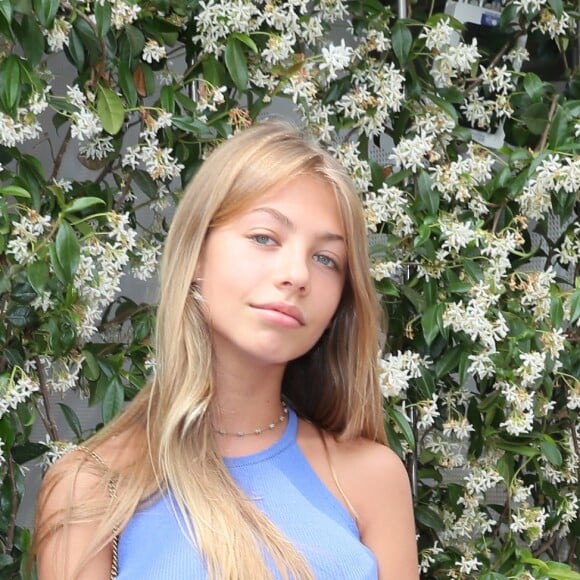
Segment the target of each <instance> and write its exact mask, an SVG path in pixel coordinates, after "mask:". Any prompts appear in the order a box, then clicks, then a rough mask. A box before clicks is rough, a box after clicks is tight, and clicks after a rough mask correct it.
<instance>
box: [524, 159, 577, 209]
mask: <svg viewBox="0 0 580 580" xmlns="http://www.w3.org/2000/svg"><path fill="white" fill-rule="evenodd" d="M561 191H564V192H566V193H575V194H576V195H578V192H580V157H576V158H573V157H564V158H561V157H560V155H558V154H550V155H549V156H548V157H547V158H546V159H544V160H542V162H541V163H540V164H539V165H538V167H537V168H536V170H535V172H534V174H533V175H532V176H530V178H529V179H528V181H527V183H526V185H525V186H524V188H523V189H522V192H521V194H520V195H519V197H518V202H519V204H520V209H521V212H522V214H524V215H525V216H526V217H527V218H530V219H534V220H541V219H542V218H543V217H544V216H545V215H546V214H547V213H548V212H549V211H550V210H551V208H552V202H551V199H550V196H551V195H552V194H558V193H559V192H561Z"/></svg>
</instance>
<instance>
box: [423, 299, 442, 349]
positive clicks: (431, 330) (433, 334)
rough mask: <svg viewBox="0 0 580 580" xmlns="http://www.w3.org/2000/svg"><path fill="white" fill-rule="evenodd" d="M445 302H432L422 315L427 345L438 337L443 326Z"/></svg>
mask: <svg viewBox="0 0 580 580" xmlns="http://www.w3.org/2000/svg"><path fill="white" fill-rule="evenodd" d="M444 308H445V305H444V304H432V305H431V306H429V307H428V308H427V310H425V312H424V313H423V316H421V328H422V329H423V336H424V338H425V342H426V343H427V346H431V343H432V342H433V341H434V340H435V339H436V338H437V335H438V334H439V332H440V329H441V327H442V326H443V320H442V316H443V310H444Z"/></svg>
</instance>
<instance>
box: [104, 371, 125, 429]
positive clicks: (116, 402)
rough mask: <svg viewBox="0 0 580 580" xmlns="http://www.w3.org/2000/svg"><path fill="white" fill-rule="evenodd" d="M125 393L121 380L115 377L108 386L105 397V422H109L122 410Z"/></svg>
mask: <svg viewBox="0 0 580 580" xmlns="http://www.w3.org/2000/svg"><path fill="white" fill-rule="evenodd" d="M124 397H125V394H124V391H123V385H122V383H121V381H120V380H119V379H118V378H117V377H115V378H114V379H113V380H112V381H111V382H110V383H109V384H108V386H107V390H106V391H105V395H104V397H103V405H102V414H103V422H104V423H108V422H109V421H111V419H113V418H114V417H115V415H117V414H119V413H120V412H121V409H122V408H123V400H124Z"/></svg>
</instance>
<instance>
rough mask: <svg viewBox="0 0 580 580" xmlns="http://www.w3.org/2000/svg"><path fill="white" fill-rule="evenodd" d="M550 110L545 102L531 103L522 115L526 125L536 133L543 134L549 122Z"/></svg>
mask: <svg viewBox="0 0 580 580" xmlns="http://www.w3.org/2000/svg"><path fill="white" fill-rule="evenodd" d="M548 115H549V110H548V106H547V105H545V104H544V103H534V104H533V105H530V106H529V107H528V109H527V110H526V111H525V113H524V114H523V116H522V119H523V121H524V123H525V124H526V127H527V128H528V129H529V131H530V132H531V133H533V134H534V135H541V134H542V132H543V131H544V128H545V127H546V124H547V123H548Z"/></svg>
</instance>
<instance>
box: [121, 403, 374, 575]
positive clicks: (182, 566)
mask: <svg viewBox="0 0 580 580" xmlns="http://www.w3.org/2000/svg"><path fill="white" fill-rule="evenodd" d="M288 412H289V418H288V423H287V425H286V429H285V431H284V433H283V435H282V437H281V438H280V439H279V440H278V441H277V442H276V443H274V444H273V445H272V446H271V447H268V448H267V449H265V450H263V451H260V452H258V453H254V454H252V455H245V456H243V457H230V458H226V459H225V464H226V466H227V468H228V470H229V471H230V473H231V474H232V477H233V478H234V479H235V481H236V482H237V483H238V485H239V486H240V487H241V489H242V490H243V491H244V492H245V493H246V494H247V495H248V497H250V498H252V499H253V500H254V501H255V502H256V505H257V506H258V507H259V508H260V509H261V510H262V511H263V512H264V513H265V514H266V515H267V516H268V517H269V518H270V519H271V520H272V522H273V523H274V524H275V525H276V526H278V528H279V529H280V530H282V532H283V533H284V534H285V536H286V537H287V538H288V539H289V540H290V541H291V542H292V543H293V544H294V545H295V546H296V548H297V549H298V550H299V551H300V552H301V553H302V554H303V556H304V557H305V558H306V560H307V562H308V564H309V565H310V568H311V570H312V572H313V573H314V576H315V577H316V578H317V579H321V580H376V579H377V578H378V569H377V562H376V559H375V557H374V555H373V553H372V552H371V551H370V550H369V549H368V548H367V547H366V546H365V545H364V544H362V543H361V540H360V535H359V532H358V529H357V526H356V523H355V522H354V520H353V518H352V517H351V515H350V514H349V513H348V511H347V510H346V509H345V508H344V506H343V505H342V504H341V503H340V502H339V501H338V499H337V498H336V497H335V496H334V495H333V494H332V493H331V492H330V490H329V489H328V488H327V487H326V486H325V485H324V483H322V481H321V480H320V479H319V478H318V476H317V475H316V473H315V472H314V471H313V469H312V467H311V466H310V464H309V463H308V461H307V460H306V457H305V456H304V454H303V453H302V451H301V449H300V447H299V446H298V443H297V441H296V433H297V430H298V419H297V417H296V414H295V413H294V412H293V411H292V410H291V409H289V410H288ZM206 576H207V574H206V570H205V567H204V564H203V561H202V559H201V558H200V556H199V553H198V552H197V551H196V550H195V548H194V547H193V546H192V544H191V542H190V540H189V538H188V537H187V535H186V532H185V530H184V528H183V525H180V523H179V521H178V520H177V519H176V516H175V513H174V510H173V508H172V505H171V501H170V499H169V498H168V497H167V496H166V495H164V496H161V497H160V498H159V499H158V500H157V501H155V502H154V503H152V504H150V505H147V506H145V507H143V508H142V509H139V510H138V511H137V512H136V513H135V514H134V515H133V517H132V518H131V519H130V520H129V522H128V524H127V526H126V527H125V529H124V530H123V531H122V533H121V536H120V538H119V575H118V579H119V580H198V579H199V580H203V579H205V578H206ZM275 578H279V576H278V575H275ZM256 580H261V579H256Z"/></svg>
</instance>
